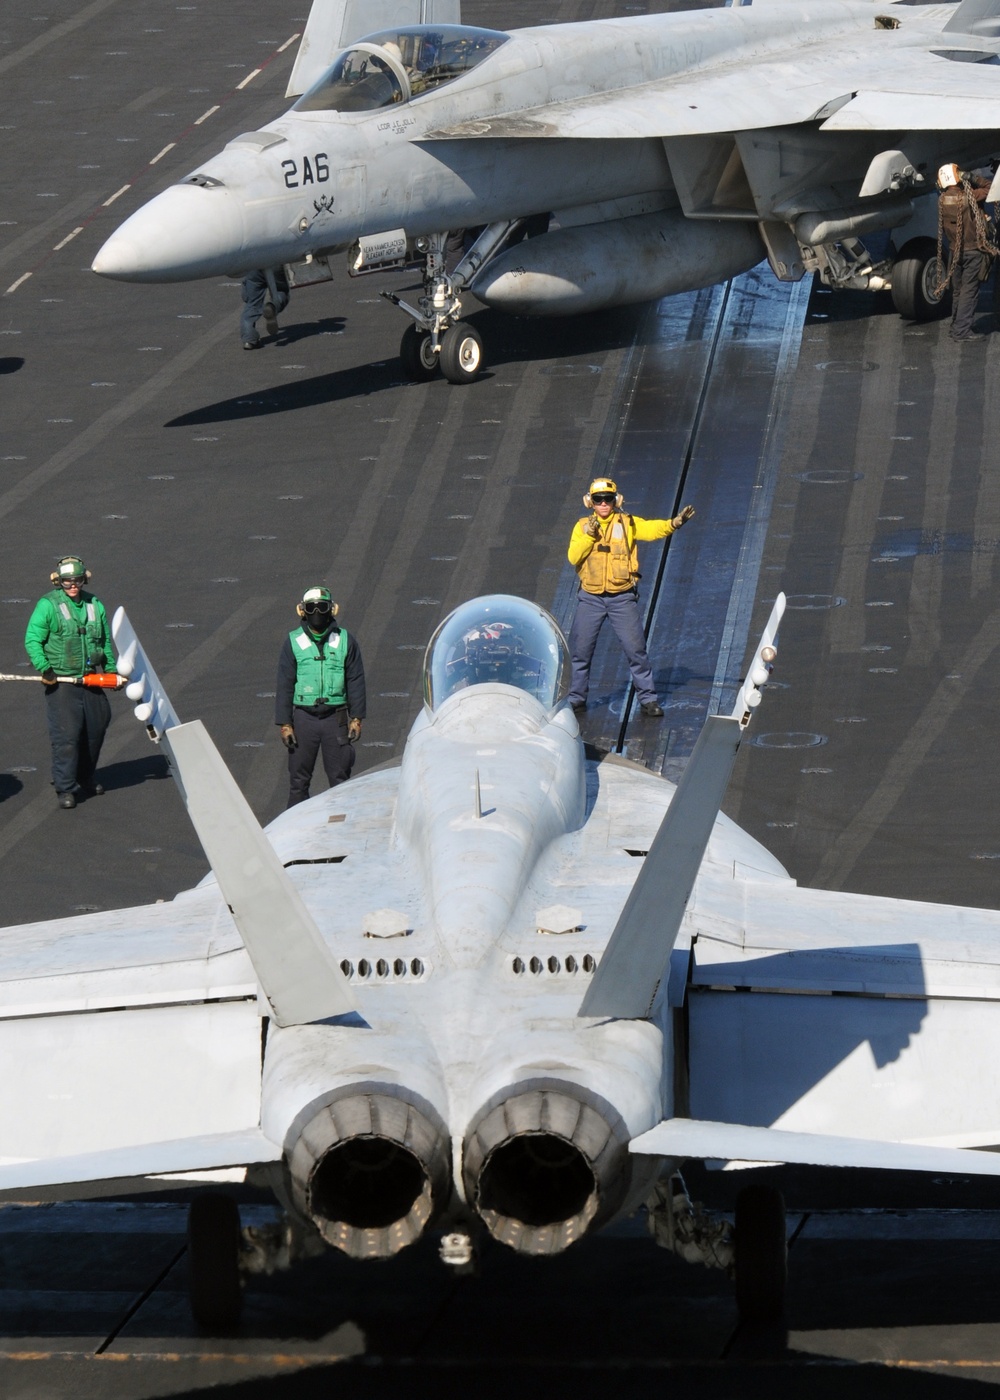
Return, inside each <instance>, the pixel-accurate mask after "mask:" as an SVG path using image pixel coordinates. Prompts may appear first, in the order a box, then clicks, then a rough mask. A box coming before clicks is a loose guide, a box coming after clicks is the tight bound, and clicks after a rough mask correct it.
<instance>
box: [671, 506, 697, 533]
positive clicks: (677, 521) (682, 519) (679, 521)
mask: <svg viewBox="0 0 1000 1400" xmlns="http://www.w3.org/2000/svg"><path fill="white" fill-rule="evenodd" d="M693 517H694V506H685V507H684V509H683V510H682V511H681V513H680V515H675V516H674V518H673V520H672V521H671V522H670V523H671V525H673V527H674V529H675V530H679V529H680V528H681V526H682V525H686V524H687V522H688V521H689V520H691V519H693Z"/></svg>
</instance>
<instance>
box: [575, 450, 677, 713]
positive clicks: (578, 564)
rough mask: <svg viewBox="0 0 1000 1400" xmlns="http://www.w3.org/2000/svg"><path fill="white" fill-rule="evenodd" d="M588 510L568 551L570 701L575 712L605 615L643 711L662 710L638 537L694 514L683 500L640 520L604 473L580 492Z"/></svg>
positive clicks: (657, 535) (658, 536)
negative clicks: (643, 605)
mask: <svg viewBox="0 0 1000 1400" xmlns="http://www.w3.org/2000/svg"><path fill="white" fill-rule="evenodd" d="M583 503H584V505H585V506H587V507H589V508H590V509H591V510H592V511H593V514H592V515H588V516H584V517H583V518H582V519H581V520H578V521H577V522H576V524H575V525H574V527H573V534H572V535H571V537H570V542H569V550H568V557H569V562H570V563H571V564H572V565H573V567H574V568H575V569H576V572H577V575H578V576H579V579H580V592H579V594H578V595H577V605H576V614H575V616H574V618H573V626H572V629H571V630H570V636H569V647H570V653H571V656H572V661H573V671H572V679H571V682H570V693H569V696H568V699H569V703H570V704H571V705H572V706H573V708H574V710H576V711H577V712H580V711H582V710H584V709H585V708H586V705H587V692H588V690H589V688H590V665H591V662H592V661H593V658H594V650H595V648H596V646H597V639H598V636H599V635H600V631H601V628H602V627H603V626H604V623H605V622H606V621H610V623H611V626H612V627H613V628H614V631H615V635H616V636H617V637H618V640H619V642H620V643H621V645H622V649H623V651H624V652H625V656H626V659H627V660H628V664H629V669H630V671H631V672H632V681H633V684H634V685H635V689H636V694H637V696H638V698H639V704H640V708H641V710H642V713H643V714H644V715H645V716H647V717H649V718H656V717H658V716H660V715H662V714H663V710H662V708H661V706H660V703H659V700H658V698H657V695H656V690H655V687H654V684H653V671H652V667H651V666H650V662H649V656H648V653H647V651H646V638H645V634H644V632H643V626H642V617H641V615H640V612H639V599H638V593H637V584H638V581H639V554H638V550H637V548H636V546H637V543H638V541H639V540H662V539H665V538H666V537H667V536H668V535H672V534H673V533H674V531H675V530H679V529H680V528H681V526H682V525H684V524H685V523H686V522H687V521H688V520H690V519H691V517H692V516H693V515H694V508H693V507H692V506H685V507H684V508H683V510H682V511H681V513H680V514H679V515H676V516H674V518H673V519H672V520H643V519H642V517H641V516H636V515H631V514H629V513H628V512H626V511H624V510H623V509H622V496H621V493H620V492H619V490H618V487H617V485H616V483H615V482H614V481H612V480H610V478H608V477H598V478H597V480H596V481H593V482H591V485H590V490H589V491H588V492H587V494H586V495H585V496H584V498H583Z"/></svg>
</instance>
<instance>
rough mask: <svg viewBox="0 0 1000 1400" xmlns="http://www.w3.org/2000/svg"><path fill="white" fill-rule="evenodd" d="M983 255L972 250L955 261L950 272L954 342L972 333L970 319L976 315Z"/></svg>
mask: <svg viewBox="0 0 1000 1400" xmlns="http://www.w3.org/2000/svg"><path fill="white" fill-rule="evenodd" d="M985 256H986V255H985V253H980V252H979V250H978V249H973V251H972V252H971V253H963V254H962V256H961V257H960V258H957V259H956V260H955V266H954V267H953V268H952V270H951V298H952V300H951V331H950V334H951V336H952V337H953V338H954V339H955V340H964V339H965V337H966V336H967V335H970V334H971V332H972V318H973V317H974V316H975V314H976V305H977V303H978V301H979V288H980V287H981V286H982V282H981V280H980V279H981V277H982V272H983V258H984V257H985Z"/></svg>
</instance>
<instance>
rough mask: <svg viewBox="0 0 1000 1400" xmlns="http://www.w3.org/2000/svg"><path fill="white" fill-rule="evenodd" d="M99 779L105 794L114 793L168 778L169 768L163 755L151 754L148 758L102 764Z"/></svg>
mask: <svg viewBox="0 0 1000 1400" xmlns="http://www.w3.org/2000/svg"><path fill="white" fill-rule="evenodd" d="M99 777H100V779H101V783H102V785H103V787H104V790H105V791H106V792H115V791H116V790H118V789H120V788H130V787H139V786H140V785H141V784H142V783H148V782H156V781H158V780H159V779H160V778H169V777H170V768H169V766H168V764H167V760H166V758H165V757H164V756H163V754H152V755H150V757H148V758H130V759H128V760H126V761H124V762H122V763H108V764H102V765H101V771H100V774H99Z"/></svg>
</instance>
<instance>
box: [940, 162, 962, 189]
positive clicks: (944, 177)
mask: <svg viewBox="0 0 1000 1400" xmlns="http://www.w3.org/2000/svg"><path fill="white" fill-rule="evenodd" d="M961 183H962V173H961V171H960V170H959V168H958V166H957V165H942V166H941V167H940V169H939V170H938V173H937V185H938V189H939V190H950V189H951V188H952V187H953V186H954V185H960V184H961Z"/></svg>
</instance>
